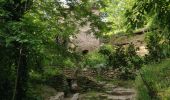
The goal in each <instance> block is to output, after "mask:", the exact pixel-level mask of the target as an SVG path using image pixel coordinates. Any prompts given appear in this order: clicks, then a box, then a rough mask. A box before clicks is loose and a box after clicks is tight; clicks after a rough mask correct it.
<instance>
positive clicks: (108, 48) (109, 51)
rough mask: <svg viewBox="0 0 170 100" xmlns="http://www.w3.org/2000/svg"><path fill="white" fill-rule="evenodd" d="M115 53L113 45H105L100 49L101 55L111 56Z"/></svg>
mask: <svg viewBox="0 0 170 100" xmlns="http://www.w3.org/2000/svg"><path fill="white" fill-rule="evenodd" d="M113 52H114V49H113V47H112V46H111V45H106V44H105V45H103V46H101V47H100V49H99V53H101V54H103V55H105V56H109V55H111V54H112V53H113Z"/></svg>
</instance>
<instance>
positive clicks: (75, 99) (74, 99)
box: [70, 93, 80, 100]
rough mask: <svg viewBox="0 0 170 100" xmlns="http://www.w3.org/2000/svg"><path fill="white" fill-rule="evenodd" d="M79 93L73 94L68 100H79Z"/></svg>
mask: <svg viewBox="0 0 170 100" xmlns="http://www.w3.org/2000/svg"><path fill="white" fill-rule="evenodd" d="M79 95H80V94H79V93H75V94H74V95H73V97H72V98H71V99H70V100H79Z"/></svg>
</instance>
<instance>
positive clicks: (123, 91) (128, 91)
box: [111, 88, 135, 96]
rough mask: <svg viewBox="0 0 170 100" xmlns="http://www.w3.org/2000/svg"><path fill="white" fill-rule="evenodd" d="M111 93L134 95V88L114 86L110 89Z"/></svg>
mask: <svg viewBox="0 0 170 100" xmlns="http://www.w3.org/2000/svg"><path fill="white" fill-rule="evenodd" d="M111 94H112V95H118V96H124V95H125V96H126V95H134V94H135V90H134V89H126V88H115V89H113V90H112V91H111Z"/></svg>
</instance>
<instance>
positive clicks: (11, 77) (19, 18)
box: [0, 0, 107, 100]
mask: <svg viewBox="0 0 170 100" xmlns="http://www.w3.org/2000/svg"><path fill="white" fill-rule="evenodd" d="M92 5H93V3H92V2H90V0H88V1H83V2H81V3H79V2H77V1H69V2H67V4H66V6H68V7H65V6H63V3H62V2H59V1H56V0H45V1H44V0H1V1H0V13H1V14H0V22H1V23H0V54H1V55H0V56H1V57H0V58H1V59H0V68H1V74H0V79H1V82H0V91H1V93H0V98H3V99H5V100H11V99H12V97H13V99H17V100H20V99H23V98H24V99H25V98H27V97H26V96H27V95H26V91H27V89H28V88H29V86H28V81H29V79H30V77H34V78H35V79H38V80H39V79H40V77H41V75H38V74H35V73H32V71H33V72H35V71H37V72H39V73H40V72H41V73H42V71H44V69H43V66H45V65H47V66H49V65H54V64H56V63H57V64H56V65H57V67H61V66H62V67H63V66H64V67H65V66H67V67H73V66H75V64H76V63H77V59H78V57H80V56H79V54H75V53H74V52H73V53H72V52H69V51H68V49H67V44H68V42H69V37H70V36H74V35H75V34H76V33H77V32H78V29H79V25H85V24H86V22H88V21H90V22H91V25H90V27H91V30H92V31H93V32H94V33H95V34H96V35H98V36H100V35H101V33H102V32H105V31H106V30H107V28H106V24H105V23H104V22H102V21H101V20H100V18H99V17H98V16H97V15H95V14H93V13H92V10H91V9H92ZM96 30H97V31H96ZM49 46H52V47H51V48H49ZM51 58H55V60H51ZM55 61H57V62H56V63H55ZM51 73H52V72H51ZM3 91H6V92H3Z"/></svg>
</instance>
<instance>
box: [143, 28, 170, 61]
mask: <svg viewBox="0 0 170 100" xmlns="http://www.w3.org/2000/svg"><path fill="white" fill-rule="evenodd" d="M146 41H147V48H148V51H149V55H147V56H146V61H149V60H150V61H154V62H159V61H160V60H161V59H164V58H167V57H169V56H170V52H169V50H170V43H169V36H167V35H166V33H164V32H162V31H158V30H155V31H153V32H150V33H148V35H147V37H146Z"/></svg>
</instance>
